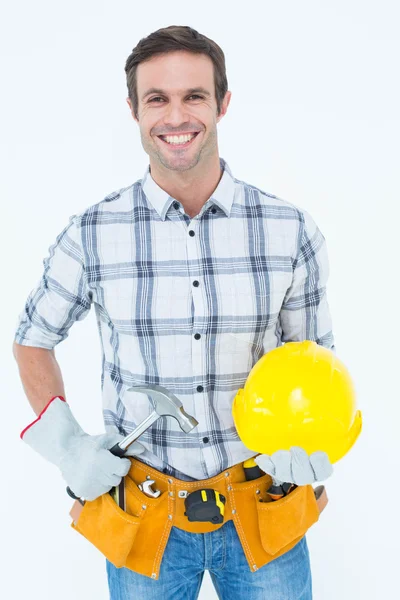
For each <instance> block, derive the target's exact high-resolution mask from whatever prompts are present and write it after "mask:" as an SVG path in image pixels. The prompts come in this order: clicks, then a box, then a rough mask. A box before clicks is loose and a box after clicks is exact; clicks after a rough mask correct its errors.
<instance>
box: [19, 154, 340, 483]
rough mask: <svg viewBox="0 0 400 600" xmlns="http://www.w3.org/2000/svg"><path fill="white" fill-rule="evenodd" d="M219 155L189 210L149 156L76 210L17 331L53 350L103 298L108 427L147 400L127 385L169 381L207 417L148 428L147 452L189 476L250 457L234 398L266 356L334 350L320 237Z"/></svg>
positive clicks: (149, 458)
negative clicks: (140, 172) (307, 346)
mask: <svg viewBox="0 0 400 600" xmlns="http://www.w3.org/2000/svg"><path fill="white" fill-rule="evenodd" d="M220 165H221V169H222V178H221V180H220V182H219V184H218V186H217V188H216V190H215V191H214V193H213V194H212V196H211V198H210V199H209V200H208V201H207V202H206V203H205V204H204V206H203V207H202V209H201V210H200V212H199V214H198V215H196V216H195V217H194V218H190V217H189V216H188V215H187V214H185V211H184V209H183V206H182V204H181V203H180V202H177V201H176V200H174V198H172V197H171V196H169V195H168V193H167V192H165V191H164V190H162V189H161V188H160V187H159V186H158V185H157V184H156V183H155V181H154V180H153V178H152V177H151V173H150V167H149V166H148V167H147V169H146V172H145V174H144V177H143V179H142V180H138V181H136V183H134V184H132V185H130V186H129V187H126V188H122V189H120V190H118V191H116V192H113V193H112V194H110V195H108V196H107V197H106V198H104V200H102V201H101V202H99V203H97V204H95V205H93V206H91V207H89V208H88V209H87V210H85V211H84V212H83V213H81V214H80V215H74V216H72V217H71V218H70V221H69V224H68V225H67V226H66V228H65V229H64V230H63V231H62V232H61V233H60V235H59V236H58V237H57V239H56V242H55V243H54V245H52V246H51V247H50V249H49V256H48V257H47V258H46V259H45V260H44V261H43V264H44V267H45V268H44V272H43V276H42V279H41V282H40V283H39V285H38V286H37V287H36V288H35V289H34V290H32V292H31V293H30V295H29V297H28V299H27V302H26V305H25V308H24V310H23V312H22V313H21V315H20V317H19V324H18V329H17V332H16V335H15V341H16V342H17V343H18V344H22V345H26V346H37V347H40V348H48V349H51V348H53V347H54V346H56V344H58V343H59V342H61V341H62V340H64V339H65V338H66V337H67V335H68V330H69V328H70V327H71V325H72V324H73V323H74V322H75V321H79V320H81V319H83V318H84V317H85V316H86V315H87V313H88V311H89V310H90V307H91V305H92V304H94V307H95V312H96V319H97V324H98V330H99V334H100V342H101V346H102V352H103V360H102V374H101V388H102V402H103V407H102V408H103V415H104V424H105V429H106V431H109V432H115V431H119V432H120V433H122V434H124V435H126V434H127V433H129V432H130V431H132V430H133V428H134V427H135V426H136V425H137V424H138V423H140V422H141V421H142V420H143V419H145V418H146V417H147V416H148V415H149V413H150V412H152V405H151V402H150V401H149V397H148V395H146V394H143V393H137V392H132V391H129V388H130V387H131V386H135V385H136V386H138V385H141V386H143V385H153V384H157V385H162V386H164V387H166V388H167V389H168V390H169V391H171V392H173V393H174V394H175V395H176V396H177V397H178V398H179V399H180V400H181V401H182V403H183V406H184V408H185V410H186V411H187V412H188V413H189V414H191V415H193V416H194V417H195V418H196V419H197V420H198V422H199V425H198V426H197V427H196V428H195V429H193V430H192V432H190V433H189V434H186V433H184V432H182V431H181V429H180V428H179V425H178V423H177V421H176V420H175V419H173V418H171V417H161V418H160V419H158V421H156V422H155V423H154V425H153V426H152V427H151V428H150V429H148V430H147V432H146V433H144V434H143V435H142V436H141V438H140V442H141V443H142V444H143V445H144V446H145V448H146V450H145V453H144V454H142V455H141V456H140V459H141V460H143V461H144V462H145V463H148V464H150V465H152V466H153V467H155V468H157V469H159V470H163V471H164V472H165V473H169V474H171V475H173V476H175V477H179V478H181V479H183V480H191V479H206V478H208V477H212V476H214V475H216V474H217V473H219V472H220V471H222V470H224V469H226V468H228V467H230V466H232V465H234V464H236V463H238V462H241V461H243V460H246V459H247V458H250V457H251V456H254V454H255V453H254V452H252V451H251V450H249V449H247V448H246V447H245V446H244V445H243V443H242V442H241V441H240V439H239V437H238V435H237V432H236V429H235V427H234V423H233V419H232V413H231V407H232V402H233V399H234V397H235V395H236V393H237V391H238V389H239V388H241V387H243V385H244V383H245V381H246V379H247V376H248V374H249V371H250V370H251V368H252V367H253V365H254V364H255V363H256V362H257V361H258V360H259V359H260V357H261V356H262V355H263V354H265V353H266V352H268V351H270V350H271V349H273V348H275V347H277V346H280V345H282V343H284V342H287V341H302V340H305V339H308V340H314V341H316V342H317V343H318V344H321V345H323V346H325V347H327V348H331V349H333V350H334V342H333V336H332V331H331V318H330V313H329V307H328V304H327V298H326V289H325V286H326V281H327V277H328V271H329V267H328V259H327V251H326V244H325V238H324V236H323V235H322V233H321V232H320V230H319V229H318V227H317V226H316V224H315V222H314V221H313V219H312V218H311V217H310V215H309V214H308V213H307V212H305V211H304V210H300V209H299V208H297V207H296V206H295V205H293V204H290V203H288V202H286V201H285V200H282V199H280V198H277V197H276V196H272V195H270V194H267V193H266V192H263V191H261V190H259V189H257V188H256V187H254V186H252V185H249V184H247V183H245V182H243V181H240V180H237V179H235V178H234V177H233V175H232V172H231V170H230V168H229V166H228V164H227V163H226V162H225V160H224V159H223V158H220Z"/></svg>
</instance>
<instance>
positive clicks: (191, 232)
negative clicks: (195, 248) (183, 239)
mask: <svg viewBox="0 0 400 600" xmlns="http://www.w3.org/2000/svg"><path fill="white" fill-rule="evenodd" d="M189 235H191V236H192V237H193V236H194V231H193V229H191V230H190V231H189Z"/></svg>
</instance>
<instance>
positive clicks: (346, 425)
mask: <svg viewBox="0 0 400 600" xmlns="http://www.w3.org/2000/svg"><path fill="white" fill-rule="evenodd" d="M232 412H233V419H234V422H235V426H236V429H237V432H238V434H239V437H240V439H241V440H242V442H243V443H244V444H245V445H246V446H247V447H248V448H249V449H250V450H253V451H254V452H258V453H260V454H269V455H271V454H273V453H274V452H276V451H277V450H290V448H291V447H292V446H301V447H302V448H304V450H306V452H307V454H308V455H310V454H312V453H313V452H316V451H317V450H322V451H324V452H326V453H327V454H328V456H329V460H330V462H331V463H332V464H333V463H335V462H336V461H338V460H339V459H341V458H342V457H343V456H344V455H345V454H346V453H347V452H348V451H349V450H350V448H351V447H352V446H353V444H354V442H355V441H356V439H357V438H358V436H359V434H360V431H361V426H362V417H361V412H360V411H359V410H357V409H356V395H355V390H354V386H353V382H352V380H351V377H350V374H349V372H348V370H347V369H346V367H345V366H344V364H343V363H342V362H341V361H340V360H339V359H338V358H337V357H336V355H335V353H334V352H332V351H331V350H328V349H327V348H324V347H323V346H320V345H318V344H316V343H315V342H312V341H309V340H306V341H304V342H287V343H286V344H284V345H283V346H280V347H278V348H275V349H274V350H271V351H270V352H267V354H264V356H262V357H261V358H260V360H259V361H258V362H257V363H256V364H255V365H254V367H253V368H252V370H251V371H250V373H249V376H248V378H247V381H246V383H245V385H244V388H243V389H240V390H239V391H238V393H237V395H236V397H235V399H234V401H233V407H232Z"/></svg>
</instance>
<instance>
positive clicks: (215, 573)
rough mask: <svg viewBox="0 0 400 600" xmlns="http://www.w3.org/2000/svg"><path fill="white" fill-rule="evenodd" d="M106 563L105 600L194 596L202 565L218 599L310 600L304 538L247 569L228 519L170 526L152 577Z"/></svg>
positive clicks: (187, 599) (191, 598)
mask: <svg viewBox="0 0 400 600" xmlns="http://www.w3.org/2000/svg"><path fill="white" fill-rule="evenodd" d="M106 565H107V577H108V586H109V589H110V600H196V598H198V595H199V591H200V586H201V582H202V579H203V575H204V571H205V570H206V569H207V570H208V571H209V572H210V576H211V579H212V582H213V584H214V587H215V590H216V592H217V595H218V598H220V600H243V599H244V598H245V599H246V600H312V591H311V570H310V559H309V553H308V547H307V542H306V538H305V537H303V538H302V539H301V540H300V542H298V543H297V544H296V546H295V547H294V548H292V550H289V552H286V553H285V554H283V555H282V556H279V557H278V558H276V559H275V560H273V561H272V562H270V563H268V564H267V565H264V566H263V567H261V568H260V569H259V570H258V571H255V572H252V571H250V568H249V565H248V563H247V560H246V557H245V555H244V552H243V549H242V545H241V543H240V540H239V538H238V536H237V533H236V529H235V526H234V524H233V521H227V522H226V523H225V524H224V525H223V526H222V527H221V528H220V529H217V530H216V531H212V532H211V533H189V532H187V531H182V530H181V529H177V528H176V527H173V528H172V529H171V533H170V536H169V540H168V543H167V547H166V548H165V552H164V556H163V560H162V563H161V569H160V576H159V579H157V580H154V579H150V578H149V577H145V576H144V575H139V574H138V573H135V572H134V571H131V570H130V569H126V568H124V567H123V568H121V569H118V568H116V567H114V565H113V564H111V563H110V562H109V561H108V560H107V561H106Z"/></svg>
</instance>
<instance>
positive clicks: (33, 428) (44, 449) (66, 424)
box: [21, 396, 87, 466]
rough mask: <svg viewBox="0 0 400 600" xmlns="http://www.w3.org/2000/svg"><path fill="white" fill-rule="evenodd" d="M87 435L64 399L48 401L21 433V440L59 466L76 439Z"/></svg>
mask: <svg viewBox="0 0 400 600" xmlns="http://www.w3.org/2000/svg"><path fill="white" fill-rule="evenodd" d="M84 435H87V434H85V432H84V431H83V429H82V427H81V426H80V425H79V423H78V421H77V420H76V419H75V417H74V415H73V414H72V412H71V409H70V407H69V406H68V404H67V402H66V401H65V399H64V398H62V397H60V396H56V397H54V398H52V399H51V400H50V402H49V403H48V404H47V405H46V406H45V408H44V409H43V410H42V412H41V413H40V415H39V416H38V417H37V419H35V421H33V422H32V423H31V424H30V425H28V427H25V429H24V430H23V431H22V433H21V439H22V440H23V441H24V442H26V443H27V444H28V446H30V447H31V448H33V450H35V451H36V452H38V453H39V454H41V456H43V458H45V459H46V460H48V461H50V462H52V463H53V464H55V465H57V466H59V463H60V460H61V457H62V456H63V455H64V454H65V452H67V451H68V450H69V448H70V445H71V443H73V440H75V439H76V438H77V437H81V436H84Z"/></svg>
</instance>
